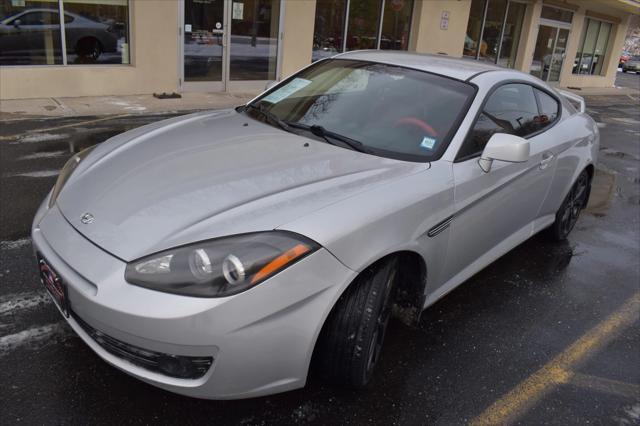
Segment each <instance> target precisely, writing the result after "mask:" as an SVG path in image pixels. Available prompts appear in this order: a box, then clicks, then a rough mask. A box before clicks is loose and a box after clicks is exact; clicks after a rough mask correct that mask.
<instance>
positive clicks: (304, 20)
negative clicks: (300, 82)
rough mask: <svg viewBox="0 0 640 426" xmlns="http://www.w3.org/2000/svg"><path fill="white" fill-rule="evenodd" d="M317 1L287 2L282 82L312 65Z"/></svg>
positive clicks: (285, 5)
mask: <svg viewBox="0 0 640 426" xmlns="http://www.w3.org/2000/svg"><path fill="white" fill-rule="evenodd" d="M315 17H316V0H286V1H285V2H284V23H283V26H282V28H283V32H284V36H283V39H282V59H281V60H282V62H281V64H282V65H281V68H280V70H281V71H280V76H279V77H280V78H279V79H280V80H282V79H284V78H287V77H288V76H289V75H291V74H293V73H294V72H296V71H298V70H299V69H300V68H302V67H304V66H307V65H309V64H310V63H311V49H312V47H313V26H314V24H315Z"/></svg>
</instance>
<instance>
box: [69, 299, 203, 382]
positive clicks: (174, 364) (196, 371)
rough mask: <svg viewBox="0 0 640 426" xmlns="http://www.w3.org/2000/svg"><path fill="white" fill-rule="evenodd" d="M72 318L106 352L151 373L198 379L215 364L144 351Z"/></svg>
mask: <svg viewBox="0 0 640 426" xmlns="http://www.w3.org/2000/svg"><path fill="white" fill-rule="evenodd" d="M71 316H72V317H73V319H75V320H76V322H77V323H78V324H79V325H80V327H82V329H83V330H84V331H85V332H86V333H87V334H88V335H89V336H91V338H92V339H93V340H94V341H95V342H96V343H97V344H99V345H100V346H101V347H102V348H103V349H104V350H105V351H107V352H109V353H110V354H112V355H115V356H117V357H118V358H122V359H125V360H127V361H129V362H130V363H132V364H135V365H137V366H139V367H142V368H145V369H147V370H149V371H154V372H156V373H161V374H164V375H166V376H170V377H175V378H179V379H197V378H200V377H202V376H204V375H205V374H206V372H207V371H208V370H209V367H211V364H212V363H213V357H210V356H209V357H205V356H182V355H170V354H165V353H162V352H155V351H150V350H147V349H142V348H139V347H137V346H133V345H130V344H128V343H125V342H122V341H120V340H117V339H114V338H113V337H111V336H107V335H106V334H104V333H102V332H101V331H98V330H96V329H95V328H93V327H91V326H90V325H89V324H87V323H86V322H84V321H83V320H82V318H80V317H79V316H78V314H76V313H75V312H73V311H72V312H71Z"/></svg>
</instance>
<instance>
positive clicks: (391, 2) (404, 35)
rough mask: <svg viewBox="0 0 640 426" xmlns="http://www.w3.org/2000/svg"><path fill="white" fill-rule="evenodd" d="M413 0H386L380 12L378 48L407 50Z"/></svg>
mask: <svg viewBox="0 0 640 426" xmlns="http://www.w3.org/2000/svg"><path fill="white" fill-rule="evenodd" d="M412 13H413V0H387V1H385V2H384V11H383V12H382V32H381V37H380V49H388V50H407V49H408V48H409V30H410V29H411V15H412Z"/></svg>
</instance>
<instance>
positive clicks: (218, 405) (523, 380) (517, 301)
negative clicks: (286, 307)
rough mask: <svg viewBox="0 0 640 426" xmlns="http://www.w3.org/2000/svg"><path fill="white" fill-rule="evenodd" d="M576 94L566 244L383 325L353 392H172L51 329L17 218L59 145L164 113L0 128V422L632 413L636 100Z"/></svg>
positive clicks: (613, 416)
mask: <svg viewBox="0 0 640 426" xmlns="http://www.w3.org/2000/svg"><path fill="white" fill-rule="evenodd" d="M627 77H629V78H634V77H635V78H637V77H638V76H635V75H628V76H627V75H625V76H624V77H623V78H624V79H625V81H627V80H626V79H627ZM629 81H630V82H631V83H629V84H632V83H633V82H634V80H629ZM587 105H588V111H589V112H590V113H591V114H592V116H593V117H594V118H595V119H596V121H598V122H599V123H600V131H601V140H602V142H601V144H602V146H601V152H600V154H601V161H600V165H599V169H598V172H597V177H596V182H595V185H596V188H594V199H593V200H592V203H591V205H590V207H589V209H588V210H587V211H586V212H584V213H583V215H582V216H581V218H580V221H579V222H578V224H577V227H576V229H574V231H573V233H572V234H571V236H570V238H569V241H568V242H564V243H550V242H548V241H546V240H545V239H544V238H542V237H541V236H536V237H534V238H532V239H531V240H530V241H527V242H525V243H524V244H522V245H520V246H519V247H517V248H516V249H514V250H513V251H512V252H510V253H508V254H507V255H505V256H504V257H502V258H501V259H499V260H498V261H496V262H495V263H493V264H492V265H490V266H489V267H487V268H486V269H485V270H483V271H482V272H480V273H479V274H477V275H476V276H474V277H473V278H471V279H470V280H469V281H468V282H466V283H465V284H463V285H462V286H460V287H459V288H458V289H456V290H455V291H453V292H452V293H450V294H449V295H448V296H446V297H445V298H444V299H442V300H441V301H439V302H438V303H436V304H435V305H434V306H432V307H430V308H429V309H428V310H426V311H425V312H424V313H423V315H422V318H421V320H420V323H419V324H418V325H417V326H415V327H408V326H406V325H404V324H402V323H400V322H399V321H392V323H391V324H390V329H389V331H388V338H387V341H386V343H385V347H384V349H383V353H382V359H381V363H380V365H379V366H378V371H377V373H376V375H375V377H374V380H373V382H372V383H371V385H370V386H369V387H368V388H367V389H365V390H361V391H347V390H341V389H337V388H334V387H331V386H327V385H325V384H323V383H322V382H320V381H318V380H316V379H314V378H312V379H311V380H310V383H308V384H307V386H306V387H305V388H304V389H301V390H296V391H292V392H288V393H285V394H281V395H274V396H269V397H263V398H257V399H250V400H241V401H206V400H196V399H190V398H186V397H182V396H177V395H174V394H171V393H168V392H166V391H163V390H160V389H156V388H154V387H152V386H150V385H147V384H145V383H142V382H140V381H138V380H136V379H134V378H131V377H129V376H128V375H126V374H124V373H122V372H120V371H119V370H116V369H115V368H113V367H111V366H109V365H107V364H106V363H105V362H104V361H102V360H101V359H100V358H98V357H97V356H96V355H95V354H94V353H93V352H92V351H91V350H90V349H89V348H88V347H87V346H86V345H85V344H84V343H83V342H82V341H81V340H80V339H79V338H78V337H76V336H75V335H74V334H73V332H72V331H71V329H70V328H69V327H68V326H67V325H66V323H65V322H64V321H63V319H62V318H61V316H60V314H59V313H58V311H57V310H56V308H55V307H54V306H53V304H52V303H51V302H50V301H49V298H48V296H47V295H46V293H45V290H44V289H43V288H42V287H41V284H40V282H39V279H38V274H37V272H36V263H35V261H34V259H33V256H32V248H31V241H30V239H29V228H30V224H31V220H32V218H33V215H34V213H35V211H36V208H37V206H38V204H39V203H40V201H41V200H42V199H43V198H44V196H45V195H46V193H47V192H48V191H49V189H50V188H51V186H52V185H53V183H54V181H55V179H56V175H57V173H58V171H59V170H60V168H61V167H62V165H63V164H64V162H65V161H66V159H67V158H69V156H70V155H71V152H77V151H78V150H79V149H82V148H84V147H87V146H90V145H93V144H96V143H99V142H101V141H103V140H105V139H107V138H108V137H110V136H112V135H115V134H118V133H120V132H122V131H125V130H127V129H131V128H134V127H137V126H140V125H143V124H146V123H150V122H153V121H157V120H160V119H163V118H167V117H168V116H169V115H135V116H124V117H122V116H121V117H117V118H114V117H80V118H63V119H25V120H12V121H5V122H2V123H0V209H1V210H0V363H1V366H2V368H0V419H2V420H1V422H2V423H3V424H15V423H22V424H50V423H54V424H119V423H135V424H149V423H161V424H165V423H171V424H174V423H175V424H177V423H179V424H196V423H198V424H200V423H207V424H243V425H254V424H256V425H260V424H308V423H311V424H365V423H366V424H369V423H374V424H438V425H452V424H466V423H474V424H495V423H518V424H532V425H533V424H536V425H537V424H545V423H546V424H558V425H560V424H561V425H568V424H587V423H589V424H619V425H638V424H640V368H638V367H639V366H640V320H639V318H638V316H639V312H638V306H640V296H638V295H639V292H640V260H639V259H640V109H639V107H638V99H635V98H633V97H628V96H615V97H606V96H599V97H594V98H589V99H587ZM256 356H260V354H256Z"/></svg>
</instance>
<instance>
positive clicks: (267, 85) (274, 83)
mask: <svg viewBox="0 0 640 426" xmlns="http://www.w3.org/2000/svg"><path fill="white" fill-rule="evenodd" d="M276 84H278V82H277V81H270V82H268V83H267V84H266V85H265V86H264V90H265V92H266V91H267V90H269V89H271V88H272V87H273V86H275V85H276Z"/></svg>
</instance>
